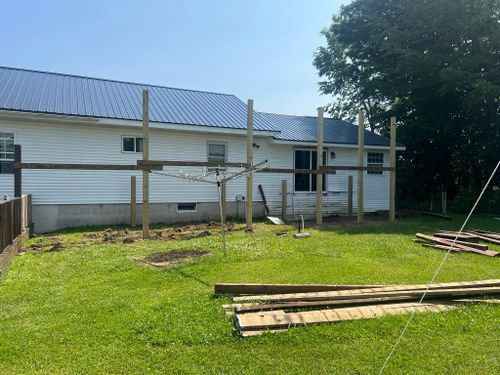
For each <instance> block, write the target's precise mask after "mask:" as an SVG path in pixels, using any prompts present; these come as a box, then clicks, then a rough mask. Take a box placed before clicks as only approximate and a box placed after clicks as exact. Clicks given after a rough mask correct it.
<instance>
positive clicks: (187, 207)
mask: <svg viewBox="0 0 500 375" xmlns="http://www.w3.org/2000/svg"><path fill="white" fill-rule="evenodd" d="M177 212H196V203H177Z"/></svg>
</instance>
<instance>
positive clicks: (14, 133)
mask: <svg viewBox="0 0 500 375" xmlns="http://www.w3.org/2000/svg"><path fill="white" fill-rule="evenodd" d="M0 133H8V134H12V135H13V136H14V145H15V144H16V132H14V131H11V130H0ZM0 161H14V155H12V159H3V158H0Z"/></svg>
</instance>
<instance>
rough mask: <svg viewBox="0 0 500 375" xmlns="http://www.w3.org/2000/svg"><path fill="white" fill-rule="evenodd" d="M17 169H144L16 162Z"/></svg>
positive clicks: (119, 165)
mask: <svg viewBox="0 0 500 375" xmlns="http://www.w3.org/2000/svg"><path fill="white" fill-rule="evenodd" d="M14 168H17V169H78V170H82V169H83V170H98V171H112V170H113V171H142V170H143V169H144V167H143V166H140V165H135V164H89V163H74V164H68V163H14ZM147 169H151V170H161V167H158V166H148V168H147Z"/></svg>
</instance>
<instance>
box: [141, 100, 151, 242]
mask: <svg viewBox="0 0 500 375" xmlns="http://www.w3.org/2000/svg"><path fill="white" fill-rule="evenodd" d="M142 137H143V141H142V158H143V160H144V161H148V160H149V91H148V90H143V91H142ZM142 237H143V238H144V239H146V238H149V170H147V169H143V171H142Z"/></svg>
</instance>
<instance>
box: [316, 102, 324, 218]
mask: <svg viewBox="0 0 500 375" xmlns="http://www.w3.org/2000/svg"><path fill="white" fill-rule="evenodd" d="M317 121H318V124H317V134H316V137H317V140H318V142H317V147H316V169H318V170H319V169H320V168H321V167H322V166H323V108H322V107H319V108H318V120H317ZM316 224H318V225H321V224H323V175H322V174H321V173H317V174H316Z"/></svg>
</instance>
